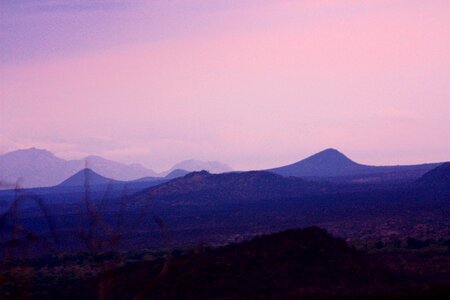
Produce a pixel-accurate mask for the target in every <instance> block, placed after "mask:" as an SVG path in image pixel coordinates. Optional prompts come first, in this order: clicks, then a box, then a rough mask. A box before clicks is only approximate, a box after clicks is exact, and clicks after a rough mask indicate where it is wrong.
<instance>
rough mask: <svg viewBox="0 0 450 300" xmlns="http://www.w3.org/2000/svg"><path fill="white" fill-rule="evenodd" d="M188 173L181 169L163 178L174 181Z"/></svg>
mask: <svg viewBox="0 0 450 300" xmlns="http://www.w3.org/2000/svg"><path fill="white" fill-rule="evenodd" d="M189 173H190V172H189V171H186V170H182V169H175V170H173V171H172V172H170V173H169V174H167V175H166V176H165V177H164V178H166V179H175V178H178V177H183V176H185V175H187V174H189Z"/></svg>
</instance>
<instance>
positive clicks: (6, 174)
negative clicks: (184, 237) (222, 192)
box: [0, 148, 231, 189]
mask: <svg viewBox="0 0 450 300" xmlns="http://www.w3.org/2000/svg"><path fill="white" fill-rule="evenodd" d="M84 168H89V169H91V170H93V171H95V172H96V173H98V174H99V175H101V176H104V177H107V178H110V179H112V180H117V181H132V180H141V181H149V180H151V179H154V180H160V179H161V178H165V177H167V179H170V178H175V177H178V176H181V175H185V174H187V173H189V172H190V171H200V170H208V171H210V172H217V173H220V172H225V171H229V170H231V169H230V168H229V167H228V166H226V165H224V164H222V163H219V162H202V161H199V160H188V161H184V162H181V163H179V164H176V165H175V166H174V167H172V168H171V169H170V170H168V171H166V172H162V173H156V172H155V171H153V170H151V169H148V168H145V167H144V166H142V165H140V164H129V165H127V164H123V163H119V162H116V161H112V160H108V159H105V158H102V157H100V156H87V157H85V158H83V159H78V160H65V159H62V158H59V157H57V156H56V155H54V154H53V153H51V152H50V151H47V150H44V149H37V148H29V149H21V150H16V151H12V152H8V153H5V154H2V155H0V189H1V188H2V185H7V186H8V187H10V186H11V184H15V183H16V182H17V181H18V183H19V186H20V187H23V188H29V187H48V186H54V185H57V184H59V183H61V182H62V181H64V180H66V179H68V178H69V177H70V176H72V175H74V174H76V173H77V172H79V171H80V170H82V169H84ZM183 168H186V170H183Z"/></svg>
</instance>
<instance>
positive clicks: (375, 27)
mask: <svg viewBox="0 0 450 300" xmlns="http://www.w3.org/2000/svg"><path fill="white" fill-rule="evenodd" d="M25 3H28V4H24V5H22V6H20V5H15V4H13V3H9V2H8V3H6V4H5V3H3V2H2V4H1V5H2V6H4V7H2V8H0V10H2V11H4V12H5V13H4V14H3V15H1V16H0V17H1V18H0V19H1V21H0V23H2V24H0V25H2V27H1V29H0V37H1V43H2V44H1V46H2V49H4V51H2V52H1V54H0V68H1V70H0V84H1V86H0V87H1V89H0V101H1V102H0V105H1V111H0V122H1V123H0V153H1V152H6V151H9V150H14V149H17V148H23V147H31V146H36V147H40V148H46V149H48V150H51V151H53V152H54V153H56V154H57V155H60V156H62V157H65V158H79V157H82V156H84V155H88V154H96V155H101V156H104V157H106V158H110V159H115V160H118V161H123V162H140V163H142V164H144V165H146V166H148V167H151V168H154V169H156V170H162V169H165V168H167V167H169V166H171V165H172V164H174V163H176V162H178V161H179V160H182V159H188V158H198V159H203V160H220V161H223V162H226V163H228V164H230V165H231V166H232V167H233V168H235V169H258V168H267V167H273V166H277V165H281V164H286V163H290V162H294V161H297V160H299V159H302V158H304V157H305V156H307V155H309V154H312V153H314V152H317V151H320V150H322V149H324V148H328V147H333V148H337V149H339V150H341V151H342V152H344V153H345V154H347V155H348V156H350V157H351V158H353V159H354V160H356V161H358V162H361V163H367V164H407V163H421V162H435V161H447V160H450V136H449V132H450V121H449V118H448V115H449V113H450V81H449V78H450V55H449V53H450V18H449V14H450V4H449V2H448V1H437V0H436V1H414V0H409V1H396V0H391V1H382V0H381V1H380V0H377V1H350V0H347V1H344V0H342V1H339V0H338V1H317V0H316V1H280V0H277V1H275V0H273V1H221V0H219V1H214V2H213V3H210V2H209V3H208V4H206V3H205V1H193V0H186V1H169V2H167V1H154V2H153V1H152V2H150V1H149V2H136V3H132V5H123V3H125V2H120V1H118V2H112V3H113V4H114V5H113V6H111V7H110V6H106V5H105V4H104V3H105V2H101V1H100V2H95V1H94V2H93V3H94V4H95V3H97V4H98V5H95V6H92V7H91V6H90V5H91V4H86V3H89V2H84V1H78V2H64V1H63V2H62V3H63V4H64V3H65V4H66V6H64V5H62V6H54V5H55V1H50V0H48V1H43V2H42V3H43V4H39V5H36V4H30V3H32V2H26V1H25ZM69 3H75V4H74V5H68V4H69ZM127 3H130V2H127ZM148 3H151V4H148Z"/></svg>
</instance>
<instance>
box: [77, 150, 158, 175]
mask: <svg viewBox="0 0 450 300" xmlns="http://www.w3.org/2000/svg"><path fill="white" fill-rule="evenodd" d="M84 161H86V164H87V167H88V168H90V169H92V170H95V171H96V172H98V173H100V174H104V175H105V176H108V177H111V178H114V179H116V180H133V179H136V178H142V177H144V176H157V174H156V173H155V172H154V171H153V170H150V169H147V168H145V167H143V166H142V165H140V164H131V165H125V164H122V163H118V162H115V161H112V160H108V159H105V158H102V157H100V156H88V157H86V158H85V159H84Z"/></svg>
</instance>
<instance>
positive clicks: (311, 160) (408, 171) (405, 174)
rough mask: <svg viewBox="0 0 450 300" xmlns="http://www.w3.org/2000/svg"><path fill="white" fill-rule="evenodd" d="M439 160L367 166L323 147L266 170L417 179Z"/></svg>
mask: <svg viewBox="0 0 450 300" xmlns="http://www.w3.org/2000/svg"><path fill="white" fill-rule="evenodd" d="M439 164H440V163H431V164H421V165H408V166H369V165H362V164H358V163H356V162H354V161H352V160H351V159H349V158H348V157H347V156H345V155H344V154H342V153H341V152H339V151H338V150H336V149H326V150H323V151H321V152H319V153H316V154H314V155H312V156H310V157H308V158H305V159H303V160H301V161H298V162H296V163H293V164H290V165H287V166H283V167H278V168H274V169H269V170H267V171H269V172H272V173H275V174H279V175H283V176H296V177H315V178H328V179H329V178H337V177H346V179H348V180H349V181H355V182H357V181H360V182H363V181H367V182H371V181H381V180H403V179H409V178H414V179H416V178H419V177H420V176H422V175H423V174H424V173H426V172H427V171H429V170H431V169H433V168H435V167H437V166H438V165H439Z"/></svg>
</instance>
